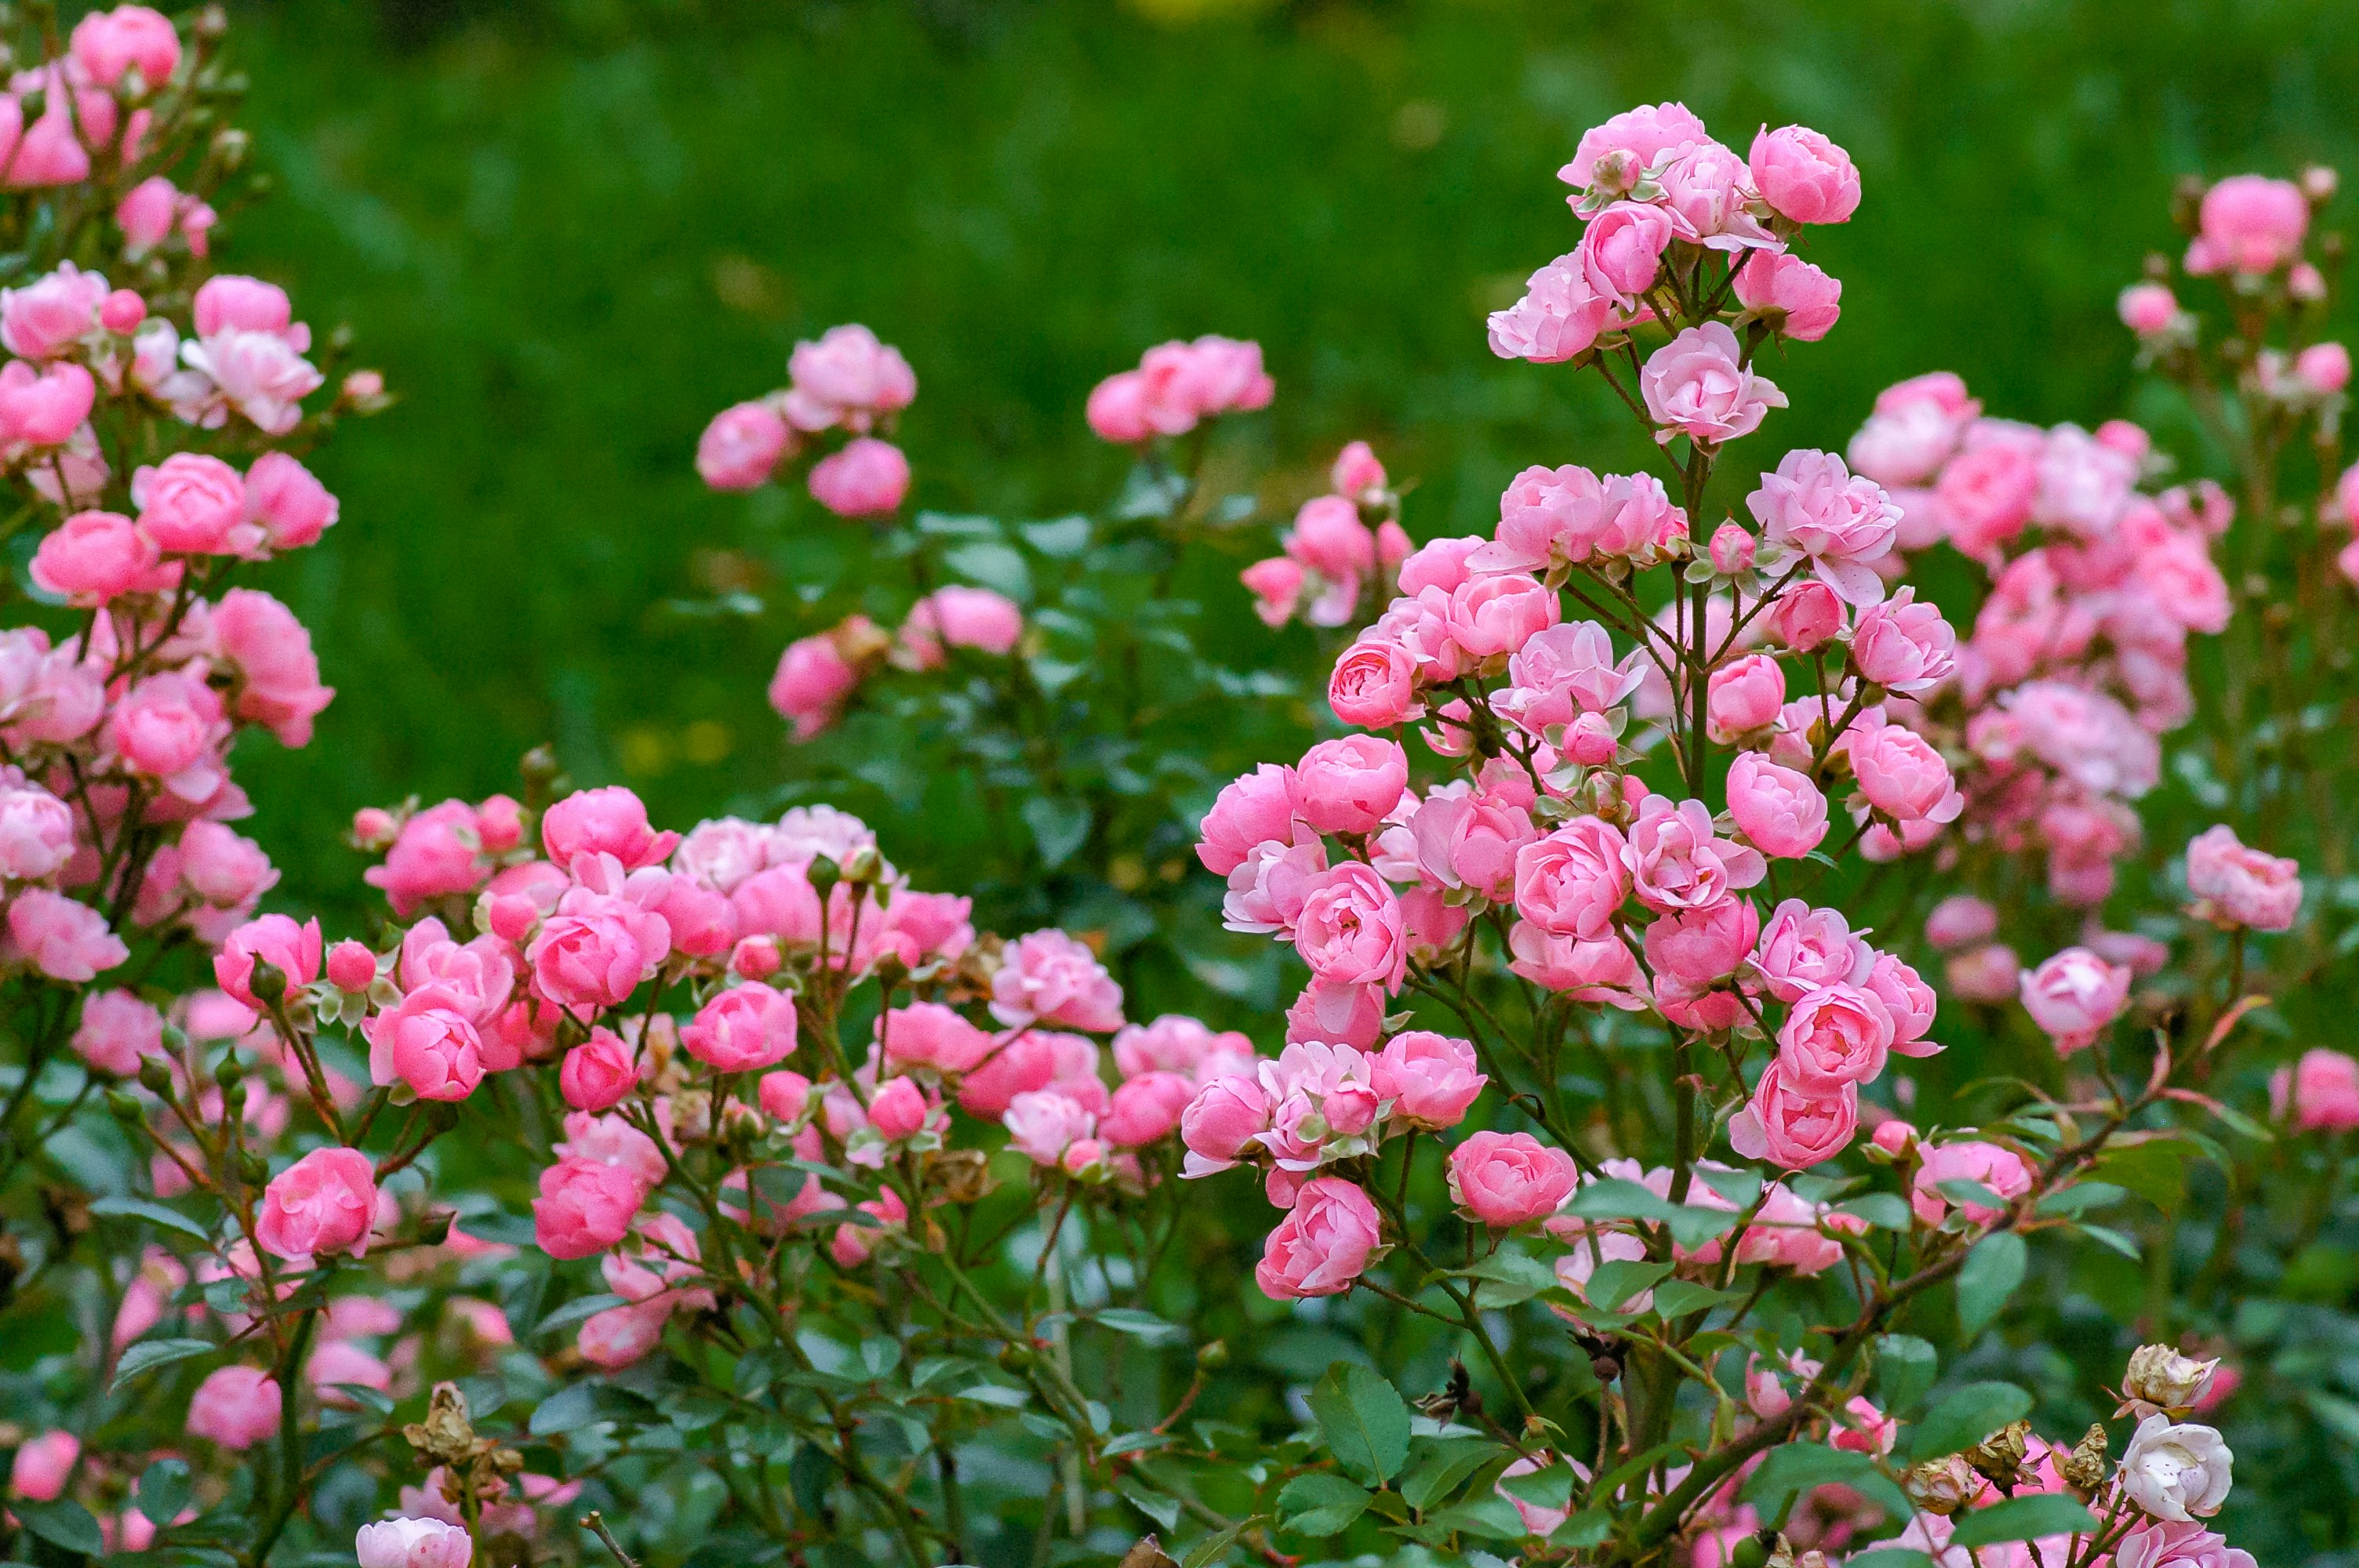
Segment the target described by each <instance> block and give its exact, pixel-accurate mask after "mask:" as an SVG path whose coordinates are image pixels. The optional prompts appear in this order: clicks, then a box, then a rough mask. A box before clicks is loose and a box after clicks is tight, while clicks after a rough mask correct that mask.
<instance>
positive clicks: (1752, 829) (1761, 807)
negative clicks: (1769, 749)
mask: <svg viewBox="0 0 2359 1568" xmlns="http://www.w3.org/2000/svg"><path fill="white" fill-rule="evenodd" d="M1728 810H1729V815H1730V816H1733V817H1734V818H1735V820H1736V830H1737V831H1738V832H1740V833H1742V834H1744V835H1745V840H1746V841H1747V842H1748V843H1750V844H1751V845H1752V846H1753V847H1754V848H1755V849H1758V850H1760V851H1761V852H1762V853H1763V854H1765V855H1770V856H1774V857H1776V858H1777V859H1778V860H1796V859H1799V858H1800V857H1801V856H1804V855H1807V854H1809V853H1810V851H1811V850H1813V849H1817V848H1818V847H1819V845H1820V844H1821V842H1822V841H1823V840H1824V839H1825V838H1826V836H1827V799H1826V796H1825V795H1821V793H1820V792H1819V786H1818V785H1817V784H1813V783H1812V782H1811V781H1810V776H1809V775H1808V774H1806V773H1798V772H1796V771H1795V770H1794V769H1792V768H1788V767H1781V766H1779V765H1778V764H1777V763H1776V762H1771V761H1769V760H1768V759H1767V757H1764V756H1762V755H1761V754H1760V753H1758V752H1739V753H1738V754H1737V757H1736V760H1735V761H1734V762H1731V763H1730V764H1729V768H1728Z"/></svg>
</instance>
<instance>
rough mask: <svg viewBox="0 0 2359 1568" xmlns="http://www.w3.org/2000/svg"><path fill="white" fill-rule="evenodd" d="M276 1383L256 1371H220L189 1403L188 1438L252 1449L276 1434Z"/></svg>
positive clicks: (235, 1369)
mask: <svg viewBox="0 0 2359 1568" xmlns="http://www.w3.org/2000/svg"><path fill="white" fill-rule="evenodd" d="M279 1400H280V1394H279V1389H278V1384H277V1380H276V1379H273V1378H272V1377H271V1376H270V1374H269V1373H267V1372H266V1371H264V1370H262V1368H259V1367H223V1368H217V1369H216V1370H214V1371H213V1372H212V1373H211V1374H210V1375H209V1376H207V1378H206V1379H205V1380H204V1381H203V1382H201V1383H200V1384H198V1385H197V1391H196V1393H195V1395H194V1396H192V1397H191V1398H190V1400H189V1435H190V1436H191V1437H201V1438H205V1439H208V1440H209V1441H211V1442H213V1443H217V1444H221V1445H222V1446H223V1448H234V1449H242V1448H251V1447H253V1446H254V1445H255V1444H257V1443H260V1442H263V1441H264V1440H265V1439H266V1438H270V1437H273V1436H276V1435H277V1432H278V1414H279Z"/></svg>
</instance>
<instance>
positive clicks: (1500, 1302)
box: [1453, 1252, 1557, 1307]
mask: <svg viewBox="0 0 2359 1568" xmlns="http://www.w3.org/2000/svg"><path fill="white" fill-rule="evenodd" d="M1453 1272H1454V1275H1455V1277H1456V1278H1458V1279H1462V1280H1473V1281H1478V1282H1477V1284H1476V1286H1475V1291H1476V1297H1477V1300H1476V1304H1477V1305H1480V1306H1484V1307H1511V1306H1514V1305H1516V1304H1517V1303H1518V1302H1527V1301H1529V1300H1531V1299H1532V1298H1533V1297H1534V1296H1536V1295H1538V1294H1539V1293H1540V1292H1542V1291H1547V1290H1553V1289H1555V1288H1556V1284H1557V1278H1556V1271H1555V1270H1553V1269H1551V1268H1549V1266H1548V1265H1547V1264H1546V1263H1543V1262H1541V1261H1540V1260H1538V1259H1537V1258H1531V1257H1527V1256H1525V1255H1524V1254H1523V1253H1520V1252H1494V1253H1492V1254H1491V1256H1489V1257H1488V1258H1485V1259H1484V1260H1482V1261H1480V1262H1478V1263H1476V1264H1474V1265H1473V1267H1471V1268H1466V1269H1460V1270H1456V1271H1453Z"/></svg>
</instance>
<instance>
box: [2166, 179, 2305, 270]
mask: <svg viewBox="0 0 2359 1568" xmlns="http://www.w3.org/2000/svg"><path fill="white" fill-rule="evenodd" d="M2308 232H2310V202H2309V201H2308V200H2306V199H2305V198H2304V197H2303V196H2302V193H2301V188H2300V187H2299V186H2298V185H2296V184H2294V183H2293V182H2292V181H2291V180H2288V179H2269V178H2265V177H2264V176H2261V175H2257V174H2239V175H2232V176H2230V177H2229V178H2226V179H2223V180H2222V181H2220V183H2219V184H2217V185H2214V186H2213V187H2212V189H2209V190H2207V191H2205V192H2204V193H2203V204H2202V207H2201V210H2200V211H2199V214H2198V220H2197V232H2196V236H2195V239H2194V241H2193V243H2190V245H2189V246H2188V247H2187V270H2188V271H2189V272H2191V273H2194V274H2196V275H2198V276H2202V275H2205V274H2210V273H2215V272H2222V271H2228V272H2241V273H2262V272H2274V271H2276V270H2277V268H2278V267H2281V266H2283V265H2286V263H2288V262H2289V261H2292V260H2293V259H2294V258H2295V257H2296V256H2297V255H2299V254H2300V253H2301V241H2302V236H2303V235H2304V234H2306V233H2308Z"/></svg>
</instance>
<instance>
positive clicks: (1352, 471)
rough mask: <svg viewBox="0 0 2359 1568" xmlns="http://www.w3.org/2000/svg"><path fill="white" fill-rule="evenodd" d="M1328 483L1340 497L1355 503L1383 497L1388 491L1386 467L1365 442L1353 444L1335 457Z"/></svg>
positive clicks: (1330, 465)
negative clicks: (1345, 497)
mask: <svg viewBox="0 0 2359 1568" xmlns="http://www.w3.org/2000/svg"><path fill="white" fill-rule="evenodd" d="M1327 482H1328V483H1329V484H1331V485H1332V486H1334V489H1335V493H1336V494H1338V495H1348V496H1351V497H1353V498H1354V499H1356V498H1358V497H1360V496H1363V495H1381V494H1382V493H1383V492H1384V489H1385V484H1386V480H1385V465H1384V464H1383V463H1382V462H1380V461H1378V460H1377V458H1376V454H1375V450H1374V449H1371V448H1370V447H1369V445H1368V443H1367V442H1365V441H1352V442H1348V443H1346V444H1345V446H1344V448H1343V450H1342V451H1340V452H1338V453H1336V454H1335V460H1334V461H1333V462H1332V463H1331V464H1329V465H1328V469H1327Z"/></svg>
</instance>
